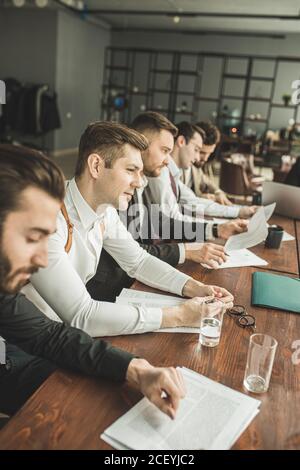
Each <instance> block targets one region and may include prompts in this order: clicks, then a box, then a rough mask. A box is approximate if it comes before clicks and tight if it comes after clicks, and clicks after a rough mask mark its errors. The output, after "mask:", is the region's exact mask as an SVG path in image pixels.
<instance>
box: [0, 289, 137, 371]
mask: <svg viewBox="0 0 300 470" xmlns="http://www.w3.org/2000/svg"><path fill="white" fill-rule="evenodd" d="M0 312H1V314H0V332H1V335H2V336H3V337H4V338H5V339H6V340H7V341H9V342H11V343H13V344H15V345H17V346H19V347H20V348H21V349H23V350H24V351H26V352H28V353H29V354H32V355H34V356H38V357H43V358H45V359H48V360H51V361H52V362H54V363H56V364H57V365H58V366H60V367H66V368H69V369H72V370H74V371H78V372H82V373H85V374H88V375H93V376H98V377H107V378H111V379H114V380H124V379H125V376H126V371H127V367H128V364H129V362H130V361H131V359H132V357H133V356H131V355H130V354H128V353H126V352H123V351H120V350H119V349H116V348H113V347H112V346H111V345H110V344H108V343H106V342H105V341H101V340H93V339H92V338H91V337H90V336H89V335H87V334H86V333H84V332H83V331H80V330H78V329H75V328H71V327H67V326H65V325H64V324H63V323H57V322H53V321H51V320H49V319H47V318H46V317H45V316H44V315H43V314H42V313H41V312H40V311H39V310H38V309H36V308H35V306H34V305H33V304H32V303H31V302H29V301H28V300H27V299H26V298H25V297H24V296H22V295H19V296H6V297H2V298H1V300H0ZM112 366H113V367H112Z"/></svg>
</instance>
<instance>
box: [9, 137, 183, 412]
mask: <svg viewBox="0 0 300 470" xmlns="http://www.w3.org/2000/svg"><path fill="white" fill-rule="evenodd" d="M64 193H65V185H64V179H63V175H62V173H61V171H60V170H59V169H58V167H57V166H56V165H55V164H54V163H53V162H52V161H51V160H49V159H47V158H46V157H44V156H43V155H42V154H40V153H39V152H36V151H31V150H29V149H26V148H22V147H13V146H7V145H5V146H4V145H0V335H2V336H3V337H4V339H5V340H6V341H7V343H6V354H5V357H4V361H3V360H1V362H0V412H2V413H3V412H4V413H6V414H9V415H11V414H13V413H15V412H16V411H17V410H18V409H19V408H20V407H21V406H22V405H23V404H24V402H25V401H26V400H27V399H28V398H29V397H30V396H31V395H32V393H34V391H35V390H36V389H37V388H38V387H39V386H40V385H41V384H42V383H43V382H44V380H45V379H46V378H47V377H48V376H49V375H50V374H51V373H52V372H53V371H54V370H55V369H56V368H57V367H63V368H69V369H71V370H73V371H77V372H81V373H84V374H87V375H90V376H94V377H103V378H108V379H111V380H114V381H119V382H122V381H125V380H127V381H128V383H129V384H131V385H134V386H136V387H137V388H138V389H139V390H140V391H141V392H142V393H144V395H146V396H147V397H148V398H149V400H151V401H152V402H153V403H154V404H156V406H158V407H159V408H160V409H161V410H162V411H164V412H165V413H167V414H168V415H169V416H170V417H172V418H174V416H175V413H176V409H177V407H178V404H179V400H180V398H182V397H183V396H184V393H185V391H184V385H183V381H182V377H181V375H180V373H179V372H178V371H176V370H175V369H173V368H157V367H153V366H151V365H150V364H149V363H148V362H147V361H146V360H144V359H137V358H134V356H132V355H131V354H129V353H127V352H125V351H122V350H120V349H117V348H114V347H111V346H110V345H109V344H108V343H106V342H105V341H101V340H94V339H92V338H91V337H90V336H89V335H87V334H86V333H84V332H83V331H81V330H78V329H76V328H71V327H69V326H66V325H65V324H63V323H61V322H59V323H58V322H54V321H52V320H49V319H48V318H47V317H46V316H44V315H43V314H42V313H41V312H40V311H39V310H38V309H37V308H36V307H35V306H34V305H33V304H32V303H31V302H29V300H27V299H26V297H24V296H23V295H20V294H19V293H18V292H19V290H20V289H21V287H22V286H23V285H24V284H25V283H26V282H27V281H28V280H29V279H30V277H31V276H32V274H33V273H35V272H37V271H38V270H39V269H40V268H45V267H46V266H47V260H48V238H49V235H51V234H53V233H54V232H55V230H56V218H57V213H58V211H59V210H60V207H61V204H62V200H63V198H64ZM65 295H66V293H65ZM2 346H3V344H2ZM162 391H165V392H166V393H167V397H168V398H167V399H162V397H161V393H162Z"/></svg>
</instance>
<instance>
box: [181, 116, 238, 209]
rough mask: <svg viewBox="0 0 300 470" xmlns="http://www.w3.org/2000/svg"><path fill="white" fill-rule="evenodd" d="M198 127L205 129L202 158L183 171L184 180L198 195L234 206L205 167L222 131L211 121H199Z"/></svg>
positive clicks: (201, 150) (201, 151)
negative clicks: (205, 170) (206, 171)
mask: <svg viewBox="0 0 300 470" xmlns="http://www.w3.org/2000/svg"><path fill="white" fill-rule="evenodd" d="M197 127H199V129H201V130H202V131H203V145H202V147H201V149H200V158H199V160H197V161H194V163H193V165H192V166H191V167H189V168H187V169H184V170H183V172H182V181H183V182H184V184H186V186H188V187H189V188H190V189H192V190H193V191H194V193H195V194H196V196H199V197H202V198H207V199H211V200H212V201H215V202H218V203H219V204H224V205H225V206H232V203H231V201H230V200H229V199H228V198H227V196H226V194H225V193H224V192H223V191H222V190H221V189H220V188H219V187H218V186H217V185H216V183H214V182H213V181H212V180H211V178H210V177H209V176H208V175H207V174H206V173H205V172H204V169H203V167H204V166H205V164H206V163H207V162H208V160H209V158H210V156H211V155H212V154H213V153H214V152H215V150H216V147H217V145H218V143H219V141H220V131H219V129H218V128H217V127H216V126H214V125H213V124H212V123H211V122H210V121H200V122H197Z"/></svg>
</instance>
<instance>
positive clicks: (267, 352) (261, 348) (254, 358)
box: [244, 334, 278, 393]
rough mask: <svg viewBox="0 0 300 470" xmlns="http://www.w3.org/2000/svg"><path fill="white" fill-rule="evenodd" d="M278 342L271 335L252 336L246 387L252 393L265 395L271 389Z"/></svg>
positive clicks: (245, 378)
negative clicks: (270, 384)
mask: <svg viewBox="0 0 300 470" xmlns="http://www.w3.org/2000/svg"><path fill="white" fill-rule="evenodd" d="M277 345H278V343H277V341H276V339H274V338H272V336H269V335H263V334H254V335H252V336H250V342H249V349H248V356H247V364H246V370H245V377H244V387H245V388H246V389H247V390H248V391H249V392H252V393H264V392H266V391H267V390H268V388H269V383H270V378H271V374H272V368H273V362H274V357H275V353H276V349H277Z"/></svg>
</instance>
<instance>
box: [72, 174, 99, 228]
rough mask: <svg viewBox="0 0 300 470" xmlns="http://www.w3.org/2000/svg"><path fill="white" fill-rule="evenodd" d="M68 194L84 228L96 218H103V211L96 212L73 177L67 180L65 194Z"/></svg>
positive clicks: (91, 224) (89, 225)
mask: <svg viewBox="0 0 300 470" xmlns="http://www.w3.org/2000/svg"><path fill="white" fill-rule="evenodd" d="M68 195H69V196H70V198H71V200H72V202H73V205H74V207H75V209H76V211H77V214H78V217H79V218H80V220H81V223H82V225H83V227H84V228H85V229H88V228H89V227H92V226H93V225H94V223H95V222H96V221H97V220H100V219H103V217H104V215H105V211H104V212H102V213H101V214H97V213H96V212H95V211H94V210H93V209H92V208H91V206H90V205H89V204H88V203H87V202H86V200H85V199H84V197H83V196H82V194H81V192H80V191H79V189H78V186H77V184H76V181H75V178H72V179H71V180H70V181H67V196H68Z"/></svg>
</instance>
